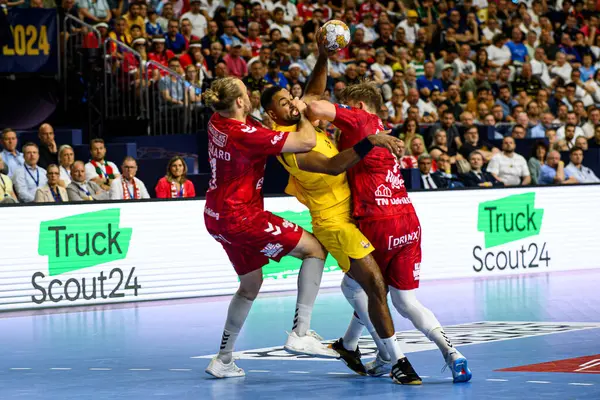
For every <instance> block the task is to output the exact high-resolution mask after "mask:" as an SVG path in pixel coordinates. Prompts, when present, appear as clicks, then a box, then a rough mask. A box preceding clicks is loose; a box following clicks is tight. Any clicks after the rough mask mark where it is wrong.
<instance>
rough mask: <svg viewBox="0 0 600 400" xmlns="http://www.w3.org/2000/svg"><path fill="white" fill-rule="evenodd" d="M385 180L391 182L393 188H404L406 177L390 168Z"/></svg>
mask: <svg viewBox="0 0 600 400" xmlns="http://www.w3.org/2000/svg"><path fill="white" fill-rule="evenodd" d="M385 181H386V182H387V183H390V184H391V185H392V188H393V189H402V188H403V187H404V179H402V176H401V175H397V174H395V173H394V172H392V171H390V170H388V173H387V176H386V178H385Z"/></svg>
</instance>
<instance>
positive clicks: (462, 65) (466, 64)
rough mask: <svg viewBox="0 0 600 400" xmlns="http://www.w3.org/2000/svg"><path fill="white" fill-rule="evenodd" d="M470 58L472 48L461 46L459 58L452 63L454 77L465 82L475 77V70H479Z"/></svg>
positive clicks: (466, 45) (465, 45)
mask: <svg viewBox="0 0 600 400" xmlns="http://www.w3.org/2000/svg"><path fill="white" fill-rule="evenodd" d="M470 56H471V46H469V45H468V44H463V45H462V46H460V52H459V55H458V58H457V59H456V60H454V62H453V63H452V66H453V67H454V77H455V78H461V81H463V82H464V81H465V80H467V79H468V78H470V77H471V76H473V75H475V70H477V67H476V66H475V63H474V62H473V61H471V60H470V58H469V57H470Z"/></svg>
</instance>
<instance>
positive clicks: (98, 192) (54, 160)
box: [0, 124, 196, 204]
mask: <svg viewBox="0 0 600 400" xmlns="http://www.w3.org/2000/svg"><path fill="white" fill-rule="evenodd" d="M38 138H39V145H38V144H36V143H33V142H27V143H24V144H23V146H22V147H21V151H19V150H18V139H17V135H16V133H15V131H14V130H12V129H10V128H6V129H4V130H3V131H2V137H1V139H2V148H3V150H2V152H0V204H2V203H4V204H6V203H31V202H35V203H62V202H66V201H95V200H135V199H148V198H150V195H149V193H148V190H147V189H146V185H145V184H144V182H142V181H141V180H140V179H138V178H137V177H136V173H137V171H138V165H137V162H136V160H135V158H133V157H130V156H128V157H125V159H124V160H123V162H122V163H121V169H119V167H118V166H117V165H116V164H115V163H113V162H112V161H109V160H108V159H107V154H106V147H105V145H104V140H102V139H92V140H91V141H90V146H89V147H90V158H89V160H88V161H87V162H84V161H80V160H76V159H75V152H74V151H73V148H72V147H71V146H70V145H68V144H63V145H62V146H60V147H58V146H57V145H56V142H55V140H54V129H53V128H52V126H50V125H49V124H42V125H41V126H40V128H39V131H38ZM155 191H156V197H157V198H162V199H171V198H184V197H196V192H195V189H194V184H193V183H192V182H191V181H190V180H188V179H187V164H186V162H185V160H184V159H183V158H181V157H179V156H175V157H173V158H172V159H171V160H170V161H169V163H168V165H167V172H166V174H165V176H164V177H162V178H160V180H159V181H158V182H157V183H156V187H155Z"/></svg>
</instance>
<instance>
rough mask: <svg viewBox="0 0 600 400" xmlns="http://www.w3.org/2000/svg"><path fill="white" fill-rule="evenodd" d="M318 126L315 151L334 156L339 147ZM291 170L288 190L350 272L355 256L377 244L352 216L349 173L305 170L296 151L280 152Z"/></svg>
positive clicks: (319, 236) (289, 129) (289, 128)
mask: <svg viewBox="0 0 600 400" xmlns="http://www.w3.org/2000/svg"><path fill="white" fill-rule="evenodd" d="M273 130H276V131H284V132H295V131H296V126H295V125H294V126H279V125H274V127H273ZM316 130H317V144H316V146H315V147H313V149H312V151H316V152H319V153H321V154H323V155H324V156H325V157H328V158H331V157H334V156H335V155H336V154H338V153H339V152H338V150H337V147H336V146H335V145H334V143H332V142H331V140H329V138H328V137H327V135H326V134H325V132H323V131H321V130H320V129H316ZM277 159H278V160H279V162H280V163H281V164H282V165H283V166H284V168H285V169H286V170H287V171H288V172H289V173H290V180H289V182H288V185H287V187H286V188H285V192H286V193H287V194H289V195H292V196H294V197H296V198H297V199H298V201H300V202H301V203H302V204H304V205H305V206H306V208H308V210H309V211H310V215H311V217H312V228H313V234H314V235H315V237H316V238H317V239H318V240H319V242H321V244H323V246H325V248H326V249H327V251H328V252H329V253H330V254H331V255H332V256H333V257H334V258H335V259H336V261H337V262H338V265H339V267H340V268H341V270H342V271H344V272H348V270H349V269H350V264H351V260H352V259H354V260H360V259H362V258H364V257H366V256H367V255H368V254H370V253H371V252H372V251H373V246H372V245H371V243H370V242H369V239H367V238H366V237H365V236H364V235H363V234H362V233H361V232H360V230H359V229H358V228H357V227H356V224H355V222H354V220H353V219H352V217H351V212H352V203H351V198H350V186H349V185H348V179H347V178H346V173H345V172H344V173H342V174H339V175H337V176H332V175H327V174H319V173H315V172H307V171H303V170H301V169H300V168H299V167H298V161H297V160H296V155H295V154H294V153H283V154H281V155H279V156H277Z"/></svg>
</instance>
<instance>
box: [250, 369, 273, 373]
mask: <svg viewBox="0 0 600 400" xmlns="http://www.w3.org/2000/svg"><path fill="white" fill-rule="evenodd" d="M248 372H258V373H266V372H271V371H269V370H268V369H251V370H249V371H248Z"/></svg>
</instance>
